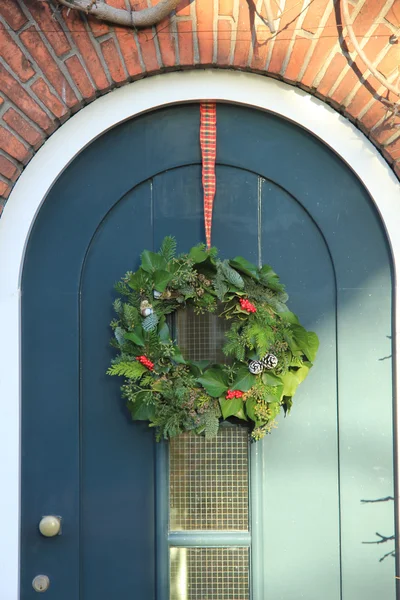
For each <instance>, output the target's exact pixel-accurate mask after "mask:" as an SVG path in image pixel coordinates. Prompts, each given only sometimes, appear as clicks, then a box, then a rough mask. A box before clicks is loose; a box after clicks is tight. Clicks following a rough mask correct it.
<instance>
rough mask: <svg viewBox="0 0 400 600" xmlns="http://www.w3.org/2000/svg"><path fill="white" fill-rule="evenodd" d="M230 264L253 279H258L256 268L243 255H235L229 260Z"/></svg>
mask: <svg viewBox="0 0 400 600" xmlns="http://www.w3.org/2000/svg"><path fill="white" fill-rule="evenodd" d="M229 264H230V266H231V267H232V268H233V269H236V270H237V271H240V272H241V273H244V274H245V275H250V277H253V278H254V279H257V281H258V279H259V275H258V269H257V267H256V266H255V265H253V263H251V262H249V261H248V260H246V259H245V258H243V256H236V258H234V259H233V260H230V261H229Z"/></svg>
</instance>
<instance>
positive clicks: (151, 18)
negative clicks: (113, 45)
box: [56, 0, 180, 27]
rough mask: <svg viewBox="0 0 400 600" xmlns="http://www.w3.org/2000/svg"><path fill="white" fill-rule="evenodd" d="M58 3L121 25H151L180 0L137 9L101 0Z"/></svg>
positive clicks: (62, 0) (169, 0)
mask: <svg viewBox="0 0 400 600" xmlns="http://www.w3.org/2000/svg"><path fill="white" fill-rule="evenodd" d="M56 2H58V4H61V5H62V6H66V7H67V8H72V9H75V10H79V11H81V12H84V13H86V14H87V15H92V16H93V17H96V19H100V20H101V21H107V22H108V23H113V24H114V25H121V26H122V27H152V26H153V25H157V23H159V22H160V21H162V20H163V19H165V18H166V17H167V16H168V15H169V14H170V13H171V12H172V11H173V10H175V8H176V7H177V6H178V4H179V2H180V0H160V2H159V3H158V4H156V5H155V6H152V7H150V8H144V9H143V10H138V11H128V10H122V9H120V8H114V7H113V6H109V5H108V4H105V3H104V2H103V1H101V0H56Z"/></svg>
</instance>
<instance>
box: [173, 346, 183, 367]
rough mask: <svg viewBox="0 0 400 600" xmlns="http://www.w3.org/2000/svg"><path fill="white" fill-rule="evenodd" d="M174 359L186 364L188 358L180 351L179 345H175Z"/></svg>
mask: <svg viewBox="0 0 400 600" xmlns="http://www.w3.org/2000/svg"><path fill="white" fill-rule="evenodd" d="M172 358H173V360H174V361H175V362H176V363H178V364H180V365H186V360H185V359H184V358H183V356H182V353H181V351H180V349H179V348H178V346H175V347H174V355H173V357H172Z"/></svg>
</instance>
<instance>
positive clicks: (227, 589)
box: [170, 548, 250, 600]
mask: <svg viewBox="0 0 400 600" xmlns="http://www.w3.org/2000/svg"><path fill="white" fill-rule="evenodd" d="M170 568H171V592H170V600H249V598H250V594H249V550H248V548H171V549H170Z"/></svg>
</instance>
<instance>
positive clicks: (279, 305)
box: [268, 296, 288, 314]
mask: <svg viewBox="0 0 400 600" xmlns="http://www.w3.org/2000/svg"><path fill="white" fill-rule="evenodd" d="M268 304H269V305H270V306H271V308H273V309H274V311H275V312H277V313H279V314H281V313H287V312H288V309H287V306H286V304H284V303H283V302H281V301H280V300H279V299H278V298H277V297H276V296H273V297H272V298H269V299H268Z"/></svg>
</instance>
